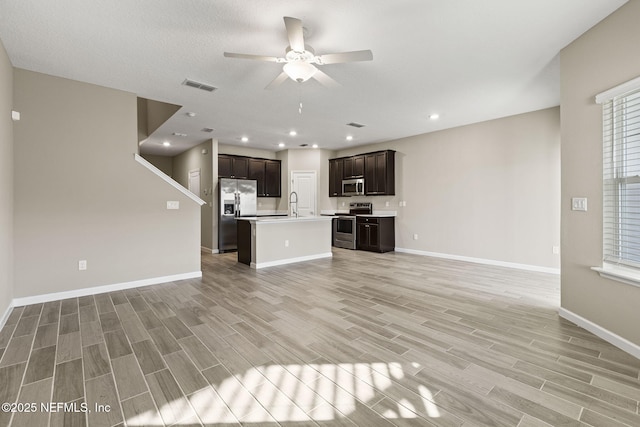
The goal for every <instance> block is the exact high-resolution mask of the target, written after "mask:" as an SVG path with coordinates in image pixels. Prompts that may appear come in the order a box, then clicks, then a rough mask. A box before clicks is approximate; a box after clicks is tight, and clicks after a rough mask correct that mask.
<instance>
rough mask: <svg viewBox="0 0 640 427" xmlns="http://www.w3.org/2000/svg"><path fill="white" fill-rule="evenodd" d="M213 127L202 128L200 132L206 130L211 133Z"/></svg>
mask: <svg viewBox="0 0 640 427" xmlns="http://www.w3.org/2000/svg"><path fill="white" fill-rule="evenodd" d="M214 130H215V129H214V128H202V132H208V133H211V132H213V131H214Z"/></svg>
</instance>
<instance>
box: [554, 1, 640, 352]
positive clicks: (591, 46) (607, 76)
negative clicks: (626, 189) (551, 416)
mask: <svg viewBox="0 0 640 427" xmlns="http://www.w3.org/2000/svg"><path fill="white" fill-rule="evenodd" d="M639 16H640V2H638V1H630V2H628V3H626V4H625V5H624V6H622V7H621V8H620V9H618V10H617V11H616V12H614V13H613V14H611V15H610V16H609V17H607V18H606V19H604V20H603V21H601V22H600V23H599V24H597V25H596V26H595V27H593V28H592V29H590V30H589V31H587V32H586V33H584V34H583V35H582V36H581V37H580V38H578V39H577V40H575V41H574V42H573V43H571V44H570V45H569V46H567V47H566V48H564V49H563V50H562V52H561V111H562V276H561V287H562V291H561V294H562V297H561V299H562V301H561V305H562V307H563V308H564V309H566V310H568V311H570V312H572V313H574V314H577V315H579V316H581V317H583V318H584V319H586V320H588V321H590V322H593V323H594V324H596V325H598V326H599V327H601V328H604V329H606V330H608V331H610V332H612V333H614V334H617V335H618V336H620V337H622V338H624V339H626V340H628V341H630V342H632V343H634V344H635V345H640V327H638V325H640V287H638V286H632V285H628V284H624V283H620V282H617V281H613V280H609V279H604V278H601V277H600V276H599V275H598V273H596V272H595V271H592V270H591V267H594V266H600V265H601V263H602V109H601V106H600V105H597V104H596V103H595V99H594V98H595V96H596V95H597V94H598V93H600V92H602V91H605V90H607V89H610V88H612V87H615V86H617V85H619V84H621V83H624V82H626V81H628V80H631V79H633V78H636V77H638V76H640V56H639V55H638V41H639V40H640V26H639V25H638V17H639ZM572 197H586V198H587V199H588V204H587V206H588V211H587V212H576V211H572V210H571V198H572Z"/></svg>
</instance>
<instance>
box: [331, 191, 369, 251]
mask: <svg viewBox="0 0 640 427" xmlns="http://www.w3.org/2000/svg"><path fill="white" fill-rule="evenodd" d="M372 211H373V205H372V203H370V202H352V203H349V214H348V215H347V214H340V215H339V216H338V218H334V219H333V246H336V247H339V248H346V249H355V248H356V215H357V214H371V213H372Z"/></svg>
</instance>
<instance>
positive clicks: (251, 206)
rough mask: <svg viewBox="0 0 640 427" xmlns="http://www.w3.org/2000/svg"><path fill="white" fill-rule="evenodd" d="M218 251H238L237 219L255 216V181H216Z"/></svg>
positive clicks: (256, 185) (256, 194)
mask: <svg viewBox="0 0 640 427" xmlns="http://www.w3.org/2000/svg"><path fill="white" fill-rule="evenodd" d="M218 189H219V191H218V194H219V196H220V197H219V211H218V250H219V251H220V252H228V251H234V250H237V249H238V236H237V224H236V223H237V219H236V218H238V217H241V216H256V213H257V205H258V201H257V200H258V199H257V196H258V182H257V181H256V180H255V179H229V178H221V179H220V181H218Z"/></svg>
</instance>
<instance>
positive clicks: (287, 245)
mask: <svg viewBox="0 0 640 427" xmlns="http://www.w3.org/2000/svg"><path fill="white" fill-rule="evenodd" d="M284 247H285V248H288V247H289V241H288V240H285V241H284Z"/></svg>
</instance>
